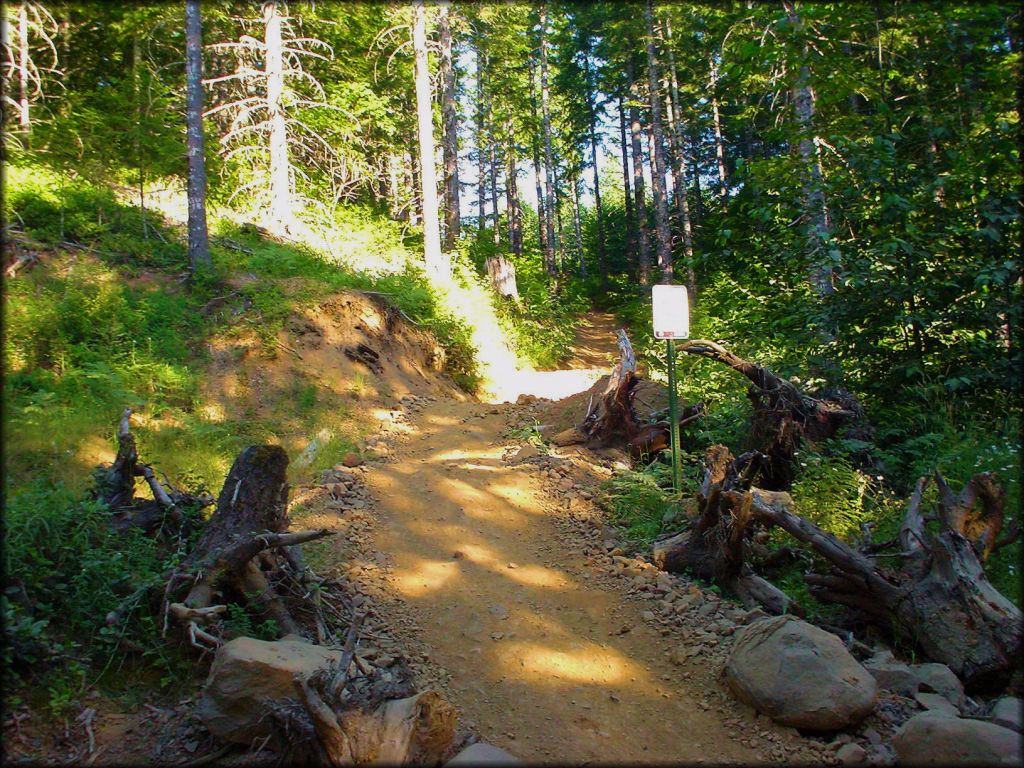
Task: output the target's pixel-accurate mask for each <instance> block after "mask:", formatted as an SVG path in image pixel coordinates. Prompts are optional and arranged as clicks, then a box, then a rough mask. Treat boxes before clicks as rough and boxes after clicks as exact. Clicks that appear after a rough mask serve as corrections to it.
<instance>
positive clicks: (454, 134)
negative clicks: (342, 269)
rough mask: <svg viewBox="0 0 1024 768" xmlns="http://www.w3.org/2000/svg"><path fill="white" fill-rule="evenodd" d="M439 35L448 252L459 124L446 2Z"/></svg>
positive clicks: (455, 208) (452, 239)
mask: <svg viewBox="0 0 1024 768" xmlns="http://www.w3.org/2000/svg"><path fill="white" fill-rule="evenodd" d="M438 9H439V16H438V33H439V36H440V38H441V40H440V42H441V88H442V90H441V121H442V125H443V133H444V241H443V242H442V250H443V251H444V252H445V253H452V252H453V251H454V250H455V244H456V243H457V242H458V241H459V229H460V219H459V215H460V212H459V133H458V129H459V125H458V116H457V114H456V111H455V107H456V104H455V65H454V62H453V61H452V30H451V21H450V18H449V15H450V13H451V10H450V3H441V4H440V5H439V6H438Z"/></svg>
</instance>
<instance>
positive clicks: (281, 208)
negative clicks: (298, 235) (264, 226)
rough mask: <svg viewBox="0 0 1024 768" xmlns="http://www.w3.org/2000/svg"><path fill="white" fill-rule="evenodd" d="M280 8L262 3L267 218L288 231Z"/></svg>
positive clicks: (283, 231) (289, 203)
mask: <svg viewBox="0 0 1024 768" xmlns="http://www.w3.org/2000/svg"><path fill="white" fill-rule="evenodd" d="M281 23H282V19H281V9H280V7H279V4H278V2H266V3H264V4H263V24H264V45H265V49H264V50H265V55H266V61H265V64H264V72H265V74H266V80H267V102H266V103H267V122H268V123H269V124H270V136H269V144H268V148H269V151H270V219H271V229H273V230H274V231H275V232H278V233H281V234H287V233H288V232H289V231H290V230H291V228H292V218H293V216H294V210H293V205H292V189H291V186H292V185H291V179H290V178H289V174H290V171H291V169H290V163H289V160H288V130H287V123H286V121H285V113H284V104H283V98H284V50H283V48H284V43H283V42H282V36H281Z"/></svg>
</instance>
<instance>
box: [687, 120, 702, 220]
mask: <svg viewBox="0 0 1024 768" xmlns="http://www.w3.org/2000/svg"><path fill="white" fill-rule="evenodd" d="M699 150H700V143H699V141H698V138H697V135H696V133H695V132H694V133H691V134H690V157H692V158H693V201H694V206H693V218H694V221H695V222H696V223H697V224H698V225H699V224H700V222H702V221H703V220H704V195H703V194H702V193H701V191H700V154H699Z"/></svg>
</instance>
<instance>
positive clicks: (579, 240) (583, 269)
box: [572, 179, 607, 278]
mask: <svg viewBox="0 0 1024 768" xmlns="http://www.w3.org/2000/svg"><path fill="white" fill-rule="evenodd" d="M572 192H573V195H572V197H573V200H572V227H573V232H574V234H575V235H576V256H577V258H578V259H579V265H580V277H586V276H587V264H586V262H585V261H584V259H583V227H582V226H581V225H580V182H579V179H574V180H573V183H572ZM598 237H601V235H600V234H599V235H598ZM605 277H606V278H607V273H606V274H605Z"/></svg>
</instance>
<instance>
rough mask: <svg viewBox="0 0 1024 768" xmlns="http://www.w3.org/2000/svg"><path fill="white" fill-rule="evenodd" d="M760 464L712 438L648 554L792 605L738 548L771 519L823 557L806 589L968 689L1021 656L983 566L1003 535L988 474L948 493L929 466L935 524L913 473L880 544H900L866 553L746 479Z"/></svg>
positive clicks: (1010, 618)
mask: <svg viewBox="0 0 1024 768" xmlns="http://www.w3.org/2000/svg"><path fill="white" fill-rule="evenodd" d="M767 463H768V459H767V457H765V456H764V455H763V454H756V453H747V454H743V455H742V456H740V457H739V458H737V459H735V460H733V459H732V458H731V456H730V455H729V453H728V451H727V450H726V449H725V448H723V447H722V446H714V447H712V449H710V450H709V452H708V457H707V460H706V469H705V477H704V482H703V483H702V485H701V488H700V491H699V493H698V499H697V500H698V512H697V515H696V516H695V520H694V522H693V526H692V528H691V530H690V532H689V534H687V535H684V536H680V537H678V538H676V539H675V540H674V541H673V543H672V545H671V546H668V547H664V548H663V549H662V550H660V551H659V552H658V557H657V562H658V563H659V564H660V565H661V567H663V568H664V569H665V570H669V571H687V572H690V573H693V574H694V575H697V576H698V577H700V578H703V579H706V580H709V581H712V582H714V583H716V584H719V585H721V586H722V587H723V588H726V589H729V590H730V591H732V592H733V593H734V594H736V595H737V596H738V597H740V599H741V600H743V601H744V602H745V603H747V604H748V605H749V604H750V603H752V602H754V601H756V602H759V603H761V604H762V605H764V607H765V608H766V609H767V610H769V611H771V612H773V613H781V612H783V611H786V612H796V610H795V606H794V605H793V604H792V601H791V600H790V599H789V598H787V597H785V596H784V595H782V596H781V597H780V594H781V591H780V590H778V589H777V588H775V587H773V586H772V585H771V584H770V583H769V582H766V581H765V580H764V579H761V578H760V577H759V576H757V575H756V574H754V573H753V571H752V570H751V568H750V566H749V565H748V564H747V562H746V558H745V554H746V551H745V545H746V544H745V543H746V542H747V541H749V539H750V538H751V537H752V536H753V532H754V529H755V528H756V527H757V526H758V525H761V526H777V527H779V528H781V529H783V530H784V531H786V532H787V533H789V534H790V535H791V536H793V538H795V539H797V540H798V541H800V542H802V543H804V544H805V545H807V546H808V547H810V548H811V549H812V550H813V551H814V552H816V553H817V554H818V555H820V556H821V557H822V558H824V560H825V562H826V563H827V564H828V568H827V570H826V571H825V572H815V571H810V572H807V573H805V575H804V578H805V581H806V583H807V585H808V588H809V591H810V593H811V595H812V596H813V597H814V598H815V599H817V600H819V601H822V602H827V603H836V604H840V605H844V606H847V607H848V608H851V609H854V610H855V611H856V612H857V613H858V615H860V616H861V617H863V618H865V619H867V620H869V621H871V622H872V623H874V624H876V625H878V626H880V627H882V628H883V629H884V630H886V631H887V632H888V633H889V634H890V635H892V636H893V637H896V638H898V639H900V640H902V641H904V642H907V643H909V644H911V645H912V646H914V647H916V648H917V649H919V650H920V651H921V652H922V653H923V654H924V655H925V656H926V657H927V658H929V659H931V660H932V661H936V662H940V663H943V664H946V665H947V666H949V668H950V669H952V670H953V672H954V673H956V674H957V675H958V676H959V677H960V678H961V679H962V680H963V682H964V685H965V687H966V688H967V690H968V691H974V692H988V691H994V690H999V689H1000V688H1002V687H1004V686H1005V685H1006V684H1007V682H1008V681H1009V680H1010V677H1011V675H1012V674H1013V672H1014V670H1015V669H1016V668H1017V666H1018V664H1019V659H1020V653H1021V649H1022V638H1024V628H1022V625H1021V613H1020V611H1019V610H1018V609H1017V607H1016V606H1015V605H1014V604H1013V603H1012V602H1010V601H1009V600H1008V599H1007V598H1005V597H1004V596H1003V595H1002V594H1000V593H999V592H998V591H997V590H996V589H995V587H993V586H992V584H991V583H990V582H989V581H988V579H987V578H986V576H985V573H984V570H983V568H982V561H983V560H984V558H985V556H986V555H987V554H988V553H989V552H992V551H994V550H995V549H998V548H999V547H1000V546H1003V545H1004V544H1005V543H1007V542H1008V541H1011V540H1012V538H1013V536H1004V537H1000V538H998V540H997V538H996V536H997V534H998V532H999V530H1000V529H1001V526H1002V518H1003V502H1004V493H1003V492H1002V489H1001V488H999V486H998V485H997V484H996V483H995V478H994V477H993V476H992V475H991V474H989V473H983V474H980V475H977V476H975V477H974V478H972V479H971V480H970V481H969V482H968V483H967V484H966V486H965V487H964V489H963V491H961V493H960V494H959V495H956V496H954V494H953V492H952V491H951V490H950V489H949V488H948V485H947V484H946V482H945V480H944V478H943V477H942V475H941V473H939V472H938V471H936V472H935V475H934V479H935V482H936V485H937V486H938V487H939V489H940V493H939V502H938V510H937V513H936V515H935V519H936V520H937V521H938V524H939V531H938V532H937V533H932V532H930V531H928V530H927V528H926V527H925V514H924V512H923V510H922V503H923V501H922V500H923V498H924V490H925V487H926V485H927V483H928V479H927V478H921V479H920V480H919V481H918V484H917V488H916V490H915V492H914V494H913V496H912V497H911V499H910V502H909V503H908V505H907V509H906V511H905V513H904V516H903V521H902V525H901V528H900V534H899V536H898V537H897V538H896V539H895V540H893V541H892V542H890V544H891V545H893V546H898V547H899V550H900V551H898V552H896V553H884V554H883V553H882V552H881V551H880V549H879V548H878V547H874V548H871V551H872V552H873V553H874V556H872V555H869V554H867V553H866V552H864V551H859V550H857V549H855V548H854V547H852V546H850V545H848V544H846V543H844V542H842V541H840V540H839V539H837V538H836V537H835V536H833V535H832V534H831V533H828V532H827V531H824V530H822V529H821V528H820V527H818V526H817V525H815V524H814V523H812V522H810V521H809V520H806V519H804V518H803V517H800V516H799V515H797V514H795V513H794V512H792V511H791V510H790V508H789V507H790V505H791V503H792V501H791V499H790V498H789V495H788V494H787V493H783V492H778V491H768V490H764V489H761V488H757V487H755V486H753V484H752V483H753V482H754V480H755V479H756V477H757V475H758V473H759V472H760V471H761V470H762V469H763V467H764V466H766V465H767ZM1013 535H1014V536H1015V534H1013ZM883 556H884V557H886V558H887V559H889V558H891V559H892V560H893V561H895V563H896V564H895V566H882V565H880V564H879V562H878V561H877V559H876V558H878V557H883Z"/></svg>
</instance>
